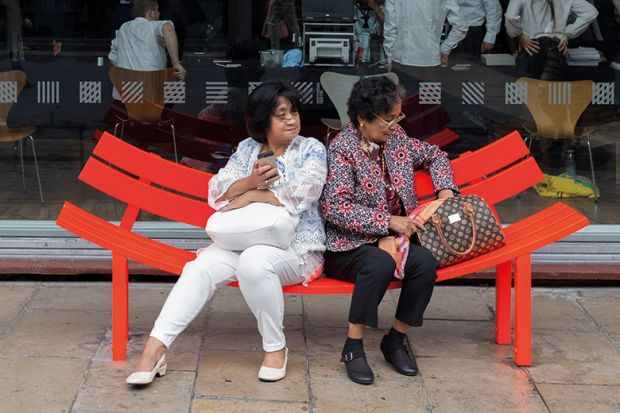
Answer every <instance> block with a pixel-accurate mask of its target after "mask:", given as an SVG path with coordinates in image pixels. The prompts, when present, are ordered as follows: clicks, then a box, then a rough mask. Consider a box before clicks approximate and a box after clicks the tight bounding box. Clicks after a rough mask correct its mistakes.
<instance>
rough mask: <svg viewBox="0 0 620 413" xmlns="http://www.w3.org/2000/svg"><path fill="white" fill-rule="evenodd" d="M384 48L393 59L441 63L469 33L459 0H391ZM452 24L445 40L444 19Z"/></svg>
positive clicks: (407, 62)
mask: <svg viewBox="0 0 620 413" xmlns="http://www.w3.org/2000/svg"><path fill="white" fill-rule="evenodd" d="M384 14H385V23H384V26H383V49H384V50H385V55H386V57H387V61H388V68H389V69H391V65H392V62H397V63H400V64H403V65H408V66H438V65H440V64H447V63H448V55H449V54H450V52H451V51H452V49H454V48H455V47H456V46H457V44H458V43H459V42H460V41H461V40H463V38H464V37H465V35H466V34H467V26H466V24H465V22H464V21H463V18H462V17H461V14H460V11H459V6H458V4H457V3H456V0H387V1H386V2H385V8H384ZM446 19H447V20H448V23H450V25H451V26H452V29H451V30H450V33H448V36H447V37H446V39H445V40H444V41H443V42H442V41H441V35H442V32H443V28H444V23H445V22H446Z"/></svg>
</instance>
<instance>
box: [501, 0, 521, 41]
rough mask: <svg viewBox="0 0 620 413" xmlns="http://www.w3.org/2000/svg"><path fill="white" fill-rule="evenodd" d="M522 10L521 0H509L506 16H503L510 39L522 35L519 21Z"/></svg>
mask: <svg viewBox="0 0 620 413" xmlns="http://www.w3.org/2000/svg"><path fill="white" fill-rule="evenodd" d="M522 10H523V0H510V3H508V8H507V9H506V14H504V18H505V21H504V25H505V26H506V32H507V33H508V36H510V37H517V36H520V35H521V34H523V22H522V21H521V11H522Z"/></svg>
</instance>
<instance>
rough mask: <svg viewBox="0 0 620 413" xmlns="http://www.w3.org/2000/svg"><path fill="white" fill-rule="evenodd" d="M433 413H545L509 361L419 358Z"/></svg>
mask: <svg viewBox="0 0 620 413" xmlns="http://www.w3.org/2000/svg"><path fill="white" fill-rule="evenodd" d="M418 363H419V367H420V371H421V372H422V379H423V380H424V386H425V388H426V390H427V393H428V397H429V399H430V405H431V409H432V411H433V412H498V413H499V412H546V411H547V409H546V407H545V404H544V402H543V400H542V398H541V397H540V396H539V395H538V394H537V392H536V390H535V388H534V385H533V384H532V383H530V381H529V377H528V374H527V372H526V371H525V370H524V369H521V368H518V367H515V366H514V364H513V363H512V362H511V361H508V360H500V361H489V360H488V359H487V360H474V359H465V358H457V357H454V358H449V357H442V358H435V357H432V358H431V357H429V358H426V357H425V358H420V359H418Z"/></svg>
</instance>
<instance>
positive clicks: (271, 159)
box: [258, 151, 276, 167]
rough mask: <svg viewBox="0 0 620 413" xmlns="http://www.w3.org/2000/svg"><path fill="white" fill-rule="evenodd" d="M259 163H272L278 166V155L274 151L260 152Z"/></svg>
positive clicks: (261, 164)
mask: <svg viewBox="0 0 620 413" xmlns="http://www.w3.org/2000/svg"><path fill="white" fill-rule="evenodd" d="M258 164H259V165H260V166H263V165H271V166H273V167H275V166H276V156H275V155H274V154H273V151H265V152H261V153H259V154H258Z"/></svg>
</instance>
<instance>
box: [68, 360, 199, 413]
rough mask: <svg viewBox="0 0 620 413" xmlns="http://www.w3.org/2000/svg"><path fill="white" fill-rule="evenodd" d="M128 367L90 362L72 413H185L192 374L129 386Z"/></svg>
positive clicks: (180, 373)
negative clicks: (142, 385) (125, 412)
mask: <svg viewBox="0 0 620 413" xmlns="http://www.w3.org/2000/svg"><path fill="white" fill-rule="evenodd" d="M131 367H132V366H130V365H127V364H125V363H110V362H93V363H92V365H91V366H90V368H89V372H88V376H87V377H86V380H85V381H84V383H82V385H81V386H80V389H79V394H78V397H77V399H76V401H75V404H74V406H73V410H72V411H74V412H93V413H94V412H102V413H103V412H124V411H127V412H132V413H133V412H136V413H138V412H145V413H160V412H161V413H169V412H186V411H188V410H189V406H190V404H191V399H192V387H193V384H194V378H195V376H196V375H195V373H192V372H185V371H170V372H167V373H166V375H165V376H164V377H163V378H162V379H161V380H155V381H154V382H153V383H152V384H151V385H150V386H145V387H133V388H132V387H129V386H127V385H126V384H125V377H127V376H128V375H129V374H130V373H131V371H132V368H131Z"/></svg>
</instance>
